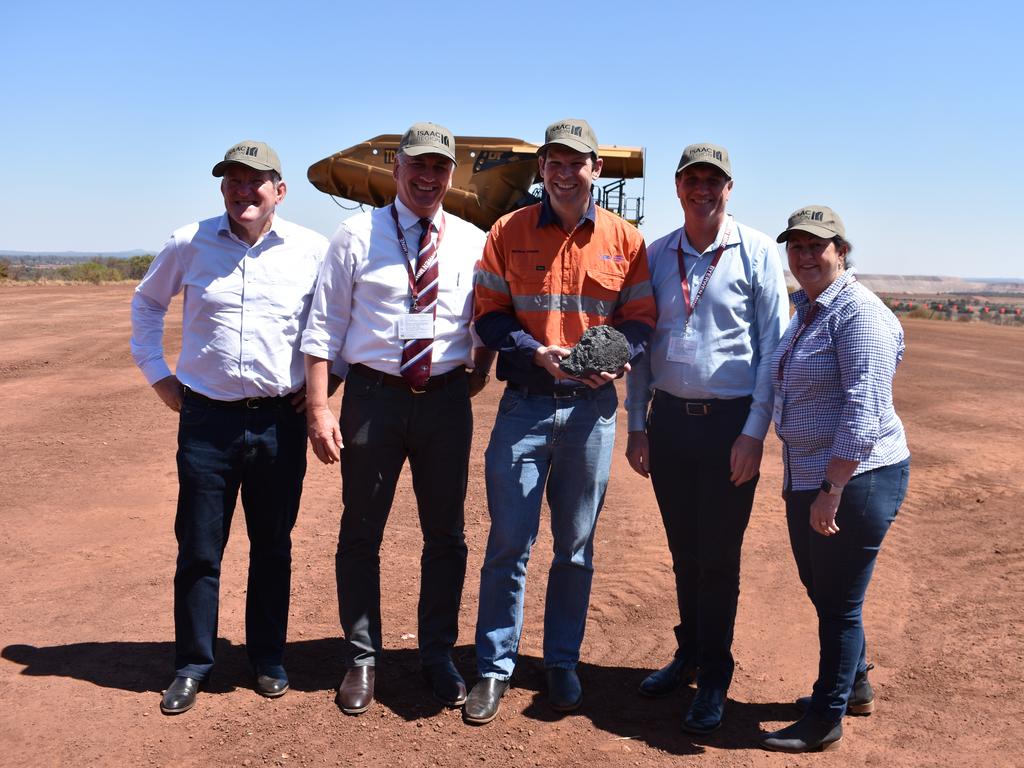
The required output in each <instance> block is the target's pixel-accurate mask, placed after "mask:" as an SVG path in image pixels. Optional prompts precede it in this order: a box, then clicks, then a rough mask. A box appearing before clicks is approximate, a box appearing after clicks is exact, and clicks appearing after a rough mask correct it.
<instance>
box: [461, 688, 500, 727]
mask: <svg viewBox="0 0 1024 768" xmlns="http://www.w3.org/2000/svg"><path fill="white" fill-rule="evenodd" d="M507 690H508V680H499V679H498V678H496V677H483V678H481V679H480V680H478V681H477V684H476V685H474V686H473V690H472V691H470V692H469V697H468V698H467V699H466V706H465V707H463V708H462V717H463V719H464V720H465V721H466V722H467V723H473V724H474V725H483V724H484V723H489V722H491V720H493V719H494V718H495V717H497V715H498V709H499V708H500V707H501V697H502V696H504V695H505V691H507Z"/></svg>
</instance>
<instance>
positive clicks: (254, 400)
mask: <svg viewBox="0 0 1024 768" xmlns="http://www.w3.org/2000/svg"><path fill="white" fill-rule="evenodd" d="M185 397H187V398H189V399H191V400H198V401H199V402H200V403H205V404H206V405H212V406H214V407H216V408H278V407H280V406H282V405H285V404H286V403H288V402H289V401H290V400H291V398H292V395H282V396H281V397H247V398H245V399H244V400H214V399H213V398H212V397H207V396H206V395H201V394H199V393H198V392H196V391H195V390H194V389H189V388H188V387H185Z"/></svg>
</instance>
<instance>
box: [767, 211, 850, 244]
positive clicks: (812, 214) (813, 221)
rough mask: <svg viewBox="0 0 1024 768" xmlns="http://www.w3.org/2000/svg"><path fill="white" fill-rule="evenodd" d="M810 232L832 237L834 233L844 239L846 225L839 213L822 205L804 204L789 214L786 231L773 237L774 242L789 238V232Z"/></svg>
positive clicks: (819, 235)
mask: <svg viewBox="0 0 1024 768" xmlns="http://www.w3.org/2000/svg"><path fill="white" fill-rule="evenodd" d="M795 231H800V232H810V233H811V234H812V235H817V236H818V237H825V238H829V239H831V238H833V237H835V236H836V235H839V237H841V238H843V240H845V239H846V227H844V226H843V220H842V219H840V218H839V214H838V213H836V212H835V211H833V210H832V209H831V208H828V207H826V206H824V205H805V206H804V207H803V208H801V209H800V210H798V211H794V212H793V213H791V214H790V216H789V223H788V224H787V225H786V231H785V232H783V233H782V234H781V235H779V236H778V237H777V238H775V242H777V243H784V242H786V241H787V240H789V233H790V232H795Z"/></svg>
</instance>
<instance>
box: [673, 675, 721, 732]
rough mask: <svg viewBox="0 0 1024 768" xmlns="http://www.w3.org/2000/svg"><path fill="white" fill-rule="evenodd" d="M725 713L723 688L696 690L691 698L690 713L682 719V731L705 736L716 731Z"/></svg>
mask: <svg viewBox="0 0 1024 768" xmlns="http://www.w3.org/2000/svg"><path fill="white" fill-rule="evenodd" d="M724 712H725V689H724V688H712V687H710V686H709V687H705V688H698V689H697V695H696V696H694V697H693V704H691V705H690V711H689V712H687V713H686V717H685V718H684V719H683V730H684V731H688V732H689V733H697V734H705V733H711V732H712V731H717V730H718V728H719V726H720V725H721V724H722V714H723V713H724Z"/></svg>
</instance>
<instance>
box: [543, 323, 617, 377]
mask: <svg viewBox="0 0 1024 768" xmlns="http://www.w3.org/2000/svg"><path fill="white" fill-rule="evenodd" d="M628 362H629V344H627V343H626V337H625V336H623V335H622V334H621V333H620V332H619V331H617V330H615V329H614V328H612V327H611V326H608V325H595V326H593V327H591V328H587V330H585V331H584V332H583V335H582V336H581V337H580V340H579V343H578V344H577V345H576V346H575V347H573V348H572V352H570V353H569V354H568V355H566V356H565V357H563V358H562V361H561V362H560V363H559V364H558V367H559V368H561V369H562V370H563V371H565V372H566V373H568V374H569V375H570V376H576V377H581V376H589V375H591V374H594V373H601V372H605V371H606V372H608V373H617V372H618V371H619V370H620V369H621V368H622V366H624V365H625V364H626V363H628Z"/></svg>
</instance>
